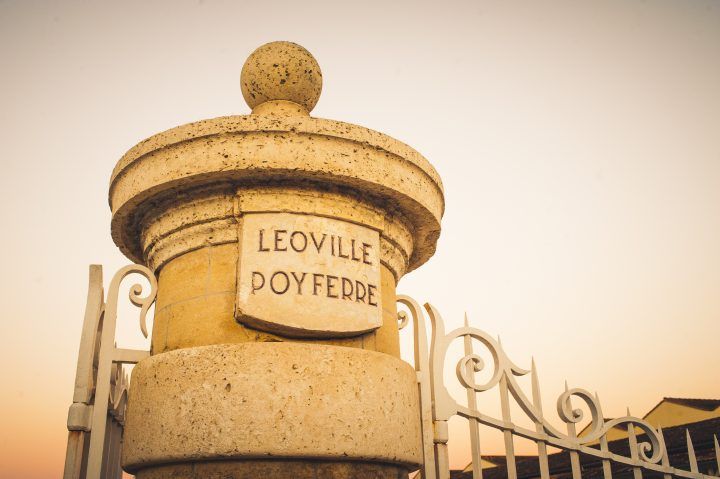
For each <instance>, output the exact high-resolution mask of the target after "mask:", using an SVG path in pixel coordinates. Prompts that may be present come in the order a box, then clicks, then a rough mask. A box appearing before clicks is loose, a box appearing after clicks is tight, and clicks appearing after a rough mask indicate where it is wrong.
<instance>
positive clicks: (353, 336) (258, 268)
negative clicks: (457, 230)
mask: <svg viewBox="0 0 720 479" xmlns="http://www.w3.org/2000/svg"><path fill="white" fill-rule="evenodd" d="M321 86H322V76H321V72H320V68H319V66H318V64H317V62H316V61H315V59H314V58H313V57H312V55H310V53H309V52H307V51H306V50H305V49H304V48H302V47H300V46H299V45H296V44H293V43H288V42H274V43H270V44H267V45H264V46H262V47H260V48H259V49H258V50H256V51H255V52H254V53H253V54H252V55H251V56H250V57H249V58H248V60H247V61H246V63H245V66H244V67H243V71H242V75H241V87H242V92H243V96H244V97H245V99H246V101H247V103H248V105H249V106H250V107H251V109H252V113H251V114H250V115H244V116H230V117H222V118H215V119H211V120H204V121H199V122H196V123H191V124H188V125H183V126H179V127H177V128H173V129H171V130H168V131H165V132H163V133H159V134H157V135H155V136H152V137H150V138H148V139H146V140H144V141H143V142H141V143H139V144H138V145H136V146H135V147H133V148H132V149H131V150H130V151H128V153H127V154H125V156H123V158H122V159H121V160H120V161H119V162H118V164H117V166H116V167H115V170H114V171H113V174H112V179H111V184H110V206H111V209H112V213H113V218H112V235H113V239H114V240H115V242H116V244H117V245H118V246H119V247H120V249H121V250H122V251H123V253H125V254H126V255H127V256H128V257H129V258H131V259H132V260H134V261H136V262H139V263H143V264H146V265H147V266H149V267H150V268H151V269H153V270H154V271H155V274H156V275H157V276H158V279H159V289H158V299H157V304H156V311H155V323H154V327H153V334H152V351H151V353H152V355H151V357H150V358H148V359H146V360H144V361H141V362H140V363H139V364H138V365H137V367H136V368H135V370H134V372H133V376H132V382H131V385H130V394H129V399H128V411H127V421H126V426H125V443H124V451H123V467H124V468H125V469H126V470H127V471H129V472H132V473H134V474H136V475H137V476H138V477H139V478H141V479H149V478H170V477H172V478H200V477H223V478H245V477H248V478H250V477H276V478H302V477H308V478H310V477H312V478H320V477H329V478H332V477H337V478H340V477H343V478H345V477H378V478H386V477H387V478H390V477H392V478H395V477H400V476H401V475H403V474H406V473H407V471H408V470H409V469H412V468H415V467H417V466H418V464H419V463H420V462H421V446H420V423H419V408H418V396H417V387H416V379H415V372H414V370H413V369H412V368H411V367H410V366H409V365H408V364H406V363H405V362H403V361H402V360H400V359H399V343H398V330H397V318H396V308H395V285H396V284H397V281H398V280H399V279H400V278H401V277H402V276H403V275H404V274H405V273H407V272H408V271H410V270H412V269H414V268H417V267H418V266H420V265H421V264H423V263H424V262H425V261H427V260H428V259H429V258H430V256H432V254H433V252H434V250H435V245H436V242H437V238H438V236H439V232H440V218H441V216H442V213H443V207H444V199H443V191H442V184H441V181H440V178H439V176H438V174H437V172H436V171H435V170H434V169H433V167H432V166H431V165H430V164H429V163H428V161H427V160H426V159H425V158H423V157H422V156H421V155H420V154H419V153H418V152H416V151H415V150H413V149H412V148H410V147H409V146H407V145H405V144H403V143H401V142H399V141H397V140H394V139H392V138H390V137H388V136H386V135H383V134H382V133H378V132H376V131H372V130H369V129H367V128H363V127H360V126H356V125H352V124H348V123H342V122H338V121H332V120H324V119H319V118H313V117H311V116H310V114H309V112H310V111H311V110H312V108H313V107H314V106H315V104H316V103H317V100H318V98H319V96H320V91H321Z"/></svg>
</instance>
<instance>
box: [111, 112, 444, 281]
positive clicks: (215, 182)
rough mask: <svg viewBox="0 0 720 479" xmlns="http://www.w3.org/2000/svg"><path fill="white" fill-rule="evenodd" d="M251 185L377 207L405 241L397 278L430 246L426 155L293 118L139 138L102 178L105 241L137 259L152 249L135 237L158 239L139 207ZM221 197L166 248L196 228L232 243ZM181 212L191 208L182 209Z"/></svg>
mask: <svg viewBox="0 0 720 479" xmlns="http://www.w3.org/2000/svg"><path fill="white" fill-rule="evenodd" d="M258 184H265V185H273V186H277V185H279V184H283V185H286V186H287V187H292V186H296V187H298V186H300V187H303V188H305V189H306V190H308V189H315V190H316V191H317V192H318V194H319V195H321V194H322V193H324V192H334V194H336V195H338V194H339V195H346V196H348V197H349V198H356V197H359V198H363V199H364V200H362V201H361V202H362V203H369V204H372V205H373V206H374V207H375V208H377V209H379V210H380V211H383V215H384V216H387V218H388V219H390V220H391V222H403V223H405V224H406V225H407V231H409V232H410V238H411V240H412V244H411V247H410V248H406V249H405V250H404V251H403V253H404V254H406V255H407V267H406V268H404V269H402V270H401V271H399V272H398V273H399V277H401V276H402V275H403V274H405V273H406V272H407V271H411V270H412V269H415V268H416V267H418V266H419V265H421V264H423V263H424V262H425V261H427V260H428V259H429V257H430V256H432V254H433V253H434V251H435V245H436V242H437V238H438V236H439V232H440V218H441V216H442V213H443V209H444V199H443V192H442V185H441V182H440V178H439V176H438V175H437V173H436V172H435V170H434V169H433V168H432V166H430V164H429V163H428V162H427V160H425V159H424V158H423V157H422V156H421V155H420V154H419V153H417V152H416V151H415V150H413V149H411V148H410V147H408V146H407V145H404V144H402V143H400V142H399V141H397V140H394V139H392V138H390V137H387V136H385V135H382V134H381V133H378V132H373V131H371V130H368V129H366V128H362V127H359V126H355V125H350V124H346V123H340V122H335V121H332V120H321V119H315V118H310V117H299V116H294V117H272V116H265V115H249V116H238V117H225V118H217V119H214V120H205V121H201V122H198V123H193V124H189V125H185V126H181V127H177V128H174V129H172V130H169V131H167V132H165V133H160V134H158V135H155V136H154V137H151V138H149V139H148V140H145V141H144V142H142V143H140V144H139V145H137V146H136V147H135V148H133V149H131V150H130V151H129V152H128V153H127V154H126V155H125V156H124V157H123V158H122V159H121V160H120V162H119V163H118V165H117V166H116V168H115V171H114V173H113V177H112V180H111V187H110V204H111V209H112V211H113V219H112V233H113V239H114V240H115V243H116V244H117V245H118V246H119V247H120V249H121V250H122V251H123V253H125V254H126V255H127V256H128V257H130V258H132V259H133V260H136V261H143V260H145V259H146V254H151V253H152V251H151V250H150V249H148V244H144V242H143V238H144V237H145V238H147V239H152V238H155V239H156V241H163V238H162V237H160V238H157V237H155V236H148V235H146V234H145V233H143V231H144V229H145V228H148V227H149V226H146V224H147V222H148V221H152V216H150V217H149V216H148V212H152V211H154V209H155V208H157V207H158V206H162V205H167V204H171V205H175V206H177V207H179V208H182V207H183V205H193V204H194V201H195V198H200V199H202V198H206V195H207V194H208V193H207V191H208V190H212V189H213V188H214V189H215V191H218V192H219V193H218V195H220V196H221V197H222V198H228V197H231V196H232V194H233V191H241V192H242V191H244V190H245V189H246V188H251V189H252V188H255V187H256V186H257V185H258ZM225 192H227V193H225ZM226 194H227V195H228V196H223V195H226ZM331 194H332V193H331ZM228 199H230V201H229V202H226V203H222V202H215V203H213V202H212V201H209V200H208V201H207V202H205V201H206V200H204V199H203V200H202V201H204V202H205V203H203V205H204V206H203V208H205V209H202V210H199V211H198V212H197V214H198V215H199V216H198V218H197V222H193V223H190V224H187V223H186V224H185V225H186V228H183V229H182V230H181V231H177V232H175V231H174V230H169V231H170V232H172V236H173V237H175V239H177V240H178V241H180V246H179V247H178V248H179V249H178V250H177V252H176V253H174V254H180V253H182V252H183V251H187V249H186V248H185V247H184V246H181V245H182V244H183V243H184V242H186V241H190V240H192V237H196V238H197V237H198V236H197V235H198V234H199V233H202V235H204V236H205V237H207V236H212V239H210V240H209V241H210V242H212V243H213V244H218V243H219V242H230V241H237V238H236V237H233V235H235V233H234V231H233V229H232V228H230V227H229V225H228V223H231V222H232V221H233V220H232V199H231V198H228ZM211 204H214V205H216V206H214V207H212V208H213V211H215V212H214V213H212V214H211V216H209V217H203V216H202V215H203V214H206V213H204V212H205V211H207V210H209V209H210V208H211ZM223 204H224V206H223ZM187 209H188V210H189V211H190V212H194V207H192V206H188V207H187ZM162 211H163V210H162V209H160V210H158V213H160V214H162ZM207 214H210V213H207ZM160 231H162V230H160ZM212 232H215V233H216V234H211V233H212ZM166 241H169V244H170V245H173V244H175V241H174V240H172V241H171V240H170V239H169V238H168V239H167V240H166ZM399 277H398V279H399Z"/></svg>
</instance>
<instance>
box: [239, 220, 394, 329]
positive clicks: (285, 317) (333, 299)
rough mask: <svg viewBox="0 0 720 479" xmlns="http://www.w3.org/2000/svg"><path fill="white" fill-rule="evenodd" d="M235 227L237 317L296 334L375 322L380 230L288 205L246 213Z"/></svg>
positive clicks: (375, 324)
mask: <svg viewBox="0 0 720 479" xmlns="http://www.w3.org/2000/svg"><path fill="white" fill-rule="evenodd" d="M240 231H241V234H240V235H239V236H241V238H240V258H239V262H238V288H237V290H238V293H237V302H236V304H237V312H236V318H237V320H238V321H240V322H241V323H243V324H247V325H250V326H252V327H255V328H257V329H262V330H264V331H269V332H272V333H278V334H284V335H289V336H299V337H338V336H357V335H358V334H361V333H365V332H368V331H371V330H373V329H377V328H378V327H380V325H381V324H382V305H381V283H380V235H379V233H378V231H376V230H374V229H371V228H367V227H364V226H360V225H357V224H353V223H349V222H346V221H338V220H335V219H330V218H326V217H322V216H315V215H305V214H290V213H254V214H245V215H243V217H242V219H241V221H240Z"/></svg>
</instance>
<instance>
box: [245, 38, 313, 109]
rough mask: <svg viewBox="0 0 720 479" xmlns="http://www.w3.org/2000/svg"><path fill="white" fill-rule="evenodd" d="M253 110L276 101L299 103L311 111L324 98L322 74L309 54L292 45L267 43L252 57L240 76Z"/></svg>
mask: <svg viewBox="0 0 720 479" xmlns="http://www.w3.org/2000/svg"><path fill="white" fill-rule="evenodd" d="M240 88H241V90H242V94H243V97H244V98H245V101H246V102H247V104H248V105H249V106H250V108H256V107H257V106H258V105H260V104H262V103H265V102H267V101H272V100H286V101H291V102H293V103H297V104H299V105H301V106H302V107H304V108H305V110H307V111H311V110H312V109H313V108H314V107H315V104H316V103H317V102H318V99H320V92H321V91H322V73H321V71H320V65H318V63H317V61H316V60H315V58H314V57H313V56H312V55H311V54H310V52H309V51H307V50H305V49H304V48H303V47H301V46H300V45H298V44H296V43H292V42H271V43H266V44H265V45H263V46H261V47H260V48H258V49H257V50H255V51H254V52H252V53H251V54H250V56H249V57H248V59H247V60H246V61H245V65H243V69H242V73H241V74H240Z"/></svg>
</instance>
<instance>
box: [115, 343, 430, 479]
mask: <svg viewBox="0 0 720 479" xmlns="http://www.w3.org/2000/svg"><path fill="white" fill-rule="evenodd" d="M132 381H133V382H132V386H131V388H130V397H129V399H128V411H127V421H126V424H127V426H126V433H125V448H124V451H123V465H124V467H125V468H126V470H128V471H131V472H132V471H135V470H137V469H141V468H142V467H143V465H144V464H154V465H158V464H171V463H183V462H194V461H203V460H222V459H248V458H271V457H272V458H284V459H326V460H330V461H332V460H337V458H344V459H345V460H358V461H366V462H367V461H371V462H380V463H385V464H395V465H398V466H403V467H413V466H415V465H417V464H419V463H420V461H421V445H420V441H421V439H420V425H419V423H418V397H417V385H416V378H415V371H414V370H413V369H412V367H410V365H409V364H407V363H405V362H404V361H402V360H399V359H396V358H393V357H391V356H389V355H386V354H380V353H374V352H371V351H364V350H360V349H355V348H343V347H337V346H321V345H308V344H291V343H244V344H236V345H216V346H207V347H198V348H190V349H182V350H177V351H173V352H169V353H165V354H160V355H156V356H153V357H151V358H149V359H146V360H143V361H141V362H140V363H139V364H138V365H137V367H136V368H135V370H134V371H133V380H132Z"/></svg>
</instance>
